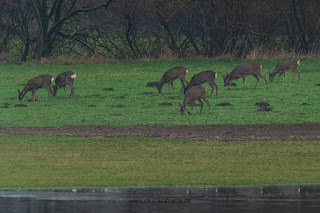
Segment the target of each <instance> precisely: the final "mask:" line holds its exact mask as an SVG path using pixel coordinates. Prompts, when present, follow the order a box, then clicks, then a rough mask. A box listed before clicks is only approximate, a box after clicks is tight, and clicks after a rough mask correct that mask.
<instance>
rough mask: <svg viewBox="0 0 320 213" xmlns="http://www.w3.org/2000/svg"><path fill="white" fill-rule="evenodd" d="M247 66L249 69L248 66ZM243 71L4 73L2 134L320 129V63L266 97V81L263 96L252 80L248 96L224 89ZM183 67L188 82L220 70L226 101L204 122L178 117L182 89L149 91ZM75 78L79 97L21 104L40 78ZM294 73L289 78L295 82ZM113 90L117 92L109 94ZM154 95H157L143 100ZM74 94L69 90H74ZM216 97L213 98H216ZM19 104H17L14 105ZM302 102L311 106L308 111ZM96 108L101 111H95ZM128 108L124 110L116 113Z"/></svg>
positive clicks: (50, 69)
mask: <svg viewBox="0 0 320 213" xmlns="http://www.w3.org/2000/svg"><path fill="white" fill-rule="evenodd" d="M246 62H247V61H246ZM258 62H260V63H261V64H262V65H263V69H262V72H263V74H264V75H265V76H266V77H268V73H267V72H268V71H272V70H273V69H274V67H275V65H276V63H277V62H278V60H260V61H258ZM239 63H244V62H241V61H236V60H223V61H218V60H207V59H199V60H174V61H152V62H141V61H140V62H121V63H113V64H80V65H70V66H67V65H35V64H32V63H26V64H24V65H13V64H1V65H0V70H1V71H0V85H1V90H0V105H1V103H9V104H11V105H10V106H9V108H0V116H1V120H0V125H1V126H63V125H82V124H86V125H99V124H102V125H116V126H132V125H154V124H163V125H197V124H226V123H232V124H260V123H263V124H269V123H318V122H320V98H319V94H320V87H317V86H315V84H318V83H320V72H319V71H318V69H319V67H320V60H318V59H302V60H301V66H299V70H300V71H301V81H300V82H298V79H297V77H296V78H295V79H294V82H293V83H289V82H288V83H285V82H284V79H283V78H282V79H281V80H280V81H279V82H277V77H276V79H275V81H274V82H272V83H271V85H270V88H269V89H266V86H265V83H264V81H263V79H261V80H260V82H259V84H258V87H257V89H256V90H255V89H253V87H254V85H255V79H254V78H253V77H252V76H248V77H247V78H246V88H245V89H243V85H242V79H238V80H236V81H235V83H237V84H238V86H237V87H234V88H231V89H230V90H228V89H227V87H224V86H223V79H222V73H225V72H230V71H232V69H233V68H234V67H235V66H236V65H238V64H239ZM176 65H184V66H186V67H187V68H188V69H189V73H188V74H187V77H186V78H187V80H189V81H190V79H191V77H192V76H193V75H194V74H196V73H198V72H201V71H204V70H209V69H211V70H214V71H216V72H217V73H218V78H217V80H216V83H217V84H218V86H219V95H218V97H215V96H214V94H215V92H214V93H213V96H212V97H211V98H209V102H210V104H211V106H212V111H213V113H212V114H211V115H209V114H208V108H207V106H206V105H205V106H204V110H203V113H202V114H199V113H198V111H199V107H195V114H194V115H193V116H189V115H185V116H181V115H180V114H179V109H180V108H179V105H178V103H181V102H182V100H183V94H182V93H179V90H180V88H181V84H180V81H179V80H176V81H175V93H172V91H170V92H169V93H168V92H167V84H165V85H164V88H163V92H162V93H161V94H159V93H158V92H157V90H156V88H147V87H146V84H147V83H148V82H153V81H159V80H160V79H161V77H162V75H163V73H164V72H165V71H166V70H167V69H169V68H170V67H173V66H176ZM66 70H72V71H74V72H75V73H76V74H77V76H78V77H77V79H76V81H75V83H74V87H75V95H74V96H75V97H74V98H73V99H70V98H68V97H67V98H65V97H64V94H63V90H60V92H59V94H58V98H54V99H53V100H49V101H46V100H45V98H46V96H47V91H46V90H45V89H39V90H38V92H37V94H36V97H37V99H38V101H37V102H36V103H32V102H28V101H27V99H30V98H31V92H29V93H28V94H27V95H26V97H25V100H23V101H22V102H19V101H18V92H17V89H18V88H20V90H21V89H22V88H23V86H21V85H19V84H23V83H27V81H28V80H29V79H31V78H32V77H35V76H37V75H39V74H46V73H48V74H51V75H53V76H54V77H56V76H57V75H58V74H60V73H61V72H64V71H66ZM291 76H292V73H291V71H289V72H288V74H287V78H288V79H289V80H290V79H291ZM204 87H206V88H207V89H208V93H209V92H210V91H211V88H210V87H209V85H208V84H204ZM104 88H113V89H114V90H115V91H106V90H103V89H104ZM144 92H153V93H152V94H143V93H144ZM67 93H68V94H69V93H70V89H69V88H67ZM209 94H210V93H209ZM12 98H13V100H12ZM261 101H263V102H268V103H269V104H270V105H271V107H272V108H273V111H271V112H258V111H257V109H258V108H257V107H256V106H254V104H255V103H256V102H261ZM166 102H169V103H172V104H173V105H172V106H159V104H161V103H166ZM220 102H229V103H231V104H232V106H230V107H219V106H215V104H218V103H220ZM303 102H306V103H308V104H309V105H301V104H302V103H303ZM19 103H20V104H21V103H23V104H26V105H27V106H28V107H27V108H15V107H13V105H15V104H19ZM89 105H95V107H88V106H89ZM118 105H123V106H124V107H112V106H118Z"/></svg>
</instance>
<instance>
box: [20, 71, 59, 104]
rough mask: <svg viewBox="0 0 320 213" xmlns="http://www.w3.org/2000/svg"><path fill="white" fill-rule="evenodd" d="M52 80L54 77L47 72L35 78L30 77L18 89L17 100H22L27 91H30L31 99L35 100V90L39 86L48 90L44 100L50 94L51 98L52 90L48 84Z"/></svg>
mask: <svg viewBox="0 0 320 213" xmlns="http://www.w3.org/2000/svg"><path fill="white" fill-rule="evenodd" d="M53 80H54V78H53V77H52V76H51V75H48V74H46V75H39V76H37V77H35V78H32V79H30V80H29V81H28V83H27V84H26V86H25V87H24V88H23V90H22V91H21V92H20V90H19V89H18V93H19V101H22V100H23V98H24V96H25V95H26V94H27V93H28V92H29V91H32V101H33V102H35V101H36V92H37V90H38V89H39V88H45V89H46V90H48V96H47V99H46V100H48V97H49V95H51V98H52V90H51V87H50V85H51V83H52V82H53Z"/></svg>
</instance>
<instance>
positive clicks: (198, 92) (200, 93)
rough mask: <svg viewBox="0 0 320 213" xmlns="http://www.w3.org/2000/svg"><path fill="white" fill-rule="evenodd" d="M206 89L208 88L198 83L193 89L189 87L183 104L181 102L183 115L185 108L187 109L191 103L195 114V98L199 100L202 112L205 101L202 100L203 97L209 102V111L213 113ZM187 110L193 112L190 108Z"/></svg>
mask: <svg viewBox="0 0 320 213" xmlns="http://www.w3.org/2000/svg"><path fill="white" fill-rule="evenodd" d="M206 91H207V90H206V89H205V88H203V87H202V86H201V85H197V86H194V87H191V89H189V90H188V91H187V92H186V94H185V95H184V99H183V103H182V105H181V104H179V105H180V112H181V115H183V114H184V112H185V110H187V108H186V107H187V105H188V104H190V105H191V109H192V114H193V106H194V102H195V100H198V101H199V103H200V105H201V108H200V113H201V111H202V107H203V102H202V101H201V99H203V100H204V101H205V102H206V103H207V104H208V107H209V113H210V114H211V111H210V104H209V101H208V100H207V98H206ZM187 112H188V113H189V114H191V113H190V112H189V111H188V110H187Z"/></svg>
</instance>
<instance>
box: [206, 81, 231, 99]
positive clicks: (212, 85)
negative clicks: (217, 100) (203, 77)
mask: <svg viewBox="0 0 320 213" xmlns="http://www.w3.org/2000/svg"><path fill="white" fill-rule="evenodd" d="M209 84H210V86H211V88H212V90H211V93H210V97H211V96H212V92H213V90H214V87H215V88H216V96H218V85H217V84H216V83H214V81H212V82H209ZM230 85H231V83H230Z"/></svg>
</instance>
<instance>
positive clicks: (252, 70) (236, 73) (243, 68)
mask: <svg viewBox="0 0 320 213" xmlns="http://www.w3.org/2000/svg"><path fill="white" fill-rule="evenodd" d="M261 68H262V65H261V64H258V63H254V62H252V63H245V64H240V65H238V66H237V67H236V68H234V70H232V72H231V73H230V74H228V73H227V74H224V75H223V80H224V86H228V87H229V88H228V89H230V86H231V81H233V80H235V79H238V78H242V79H243V88H245V86H246V83H245V81H246V75H252V76H253V77H255V78H256V80H257V83H256V85H255V86H254V88H256V87H257V85H258V82H259V78H258V76H260V77H261V78H263V79H264V81H265V82H266V86H267V88H269V86H268V82H267V78H266V77H265V76H263V75H262V73H261Z"/></svg>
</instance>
